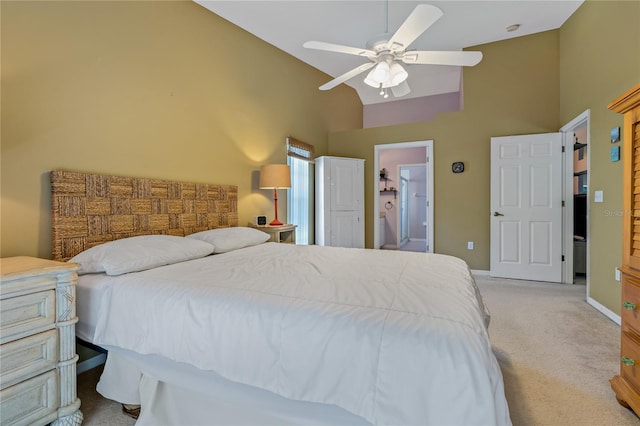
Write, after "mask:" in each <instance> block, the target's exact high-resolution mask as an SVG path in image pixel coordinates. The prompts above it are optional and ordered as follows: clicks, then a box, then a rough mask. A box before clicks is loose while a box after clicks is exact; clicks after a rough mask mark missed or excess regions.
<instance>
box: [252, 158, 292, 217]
mask: <svg viewBox="0 0 640 426" xmlns="http://www.w3.org/2000/svg"><path fill="white" fill-rule="evenodd" d="M271 188H273V204H274V206H275V209H276V216H275V219H274V220H273V221H272V222H271V223H270V224H269V225H270V226H280V225H282V222H280V221H279V220H278V189H280V188H291V172H290V171H289V166H287V165H286V164H267V165H264V166H262V167H260V189H271Z"/></svg>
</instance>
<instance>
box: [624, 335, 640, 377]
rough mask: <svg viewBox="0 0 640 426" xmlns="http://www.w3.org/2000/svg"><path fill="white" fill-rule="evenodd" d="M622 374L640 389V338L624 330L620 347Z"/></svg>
mask: <svg viewBox="0 0 640 426" xmlns="http://www.w3.org/2000/svg"><path fill="white" fill-rule="evenodd" d="M620 356H621V361H620V375H621V376H622V377H624V378H625V379H626V380H627V381H628V382H629V384H631V385H632V386H633V387H634V388H636V389H640V340H639V339H638V336H636V335H635V334H633V333H628V332H623V333H622V339H621V347H620Z"/></svg>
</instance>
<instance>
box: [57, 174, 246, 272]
mask: <svg viewBox="0 0 640 426" xmlns="http://www.w3.org/2000/svg"><path fill="white" fill-rule="evenodd" d="M51 207H52V209H51V210H52V216H53V217H52V225H53V259H54V260H63V261H64V260H69V259H70V258H71V257H73V256H75V255H76V254H78V253H80V252H81V251H83V250H86V249H88V248H90V247H93V246H96V245H98V244H102V243H105V242H107V241H112V240H117V239H119V238H126V237H132V236H136V235H148V234H168V235H178V236H184V235H189V234H192V233H194V232H199V231H204V230H207V229H213V228H226V227H230V226H238V187H237V186H231V185H208V184H202V183H187V182H175V181H168V180H159V179H144V178H133V177H123V176H109V175H98V174H90V173H81V172H69V171H61V170H54V171H52V172H51Z"/></svg>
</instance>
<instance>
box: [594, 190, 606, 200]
mask: <svg viewBox="0 0 640 426" xmlns="http://www.w3.org/2000/svg"><path fill="white" fill-rule="evenodd" d="M603 201H604V195H603V192H602V191H595V192H594V193H593V202H594V203H602V202H603Z"/></svg>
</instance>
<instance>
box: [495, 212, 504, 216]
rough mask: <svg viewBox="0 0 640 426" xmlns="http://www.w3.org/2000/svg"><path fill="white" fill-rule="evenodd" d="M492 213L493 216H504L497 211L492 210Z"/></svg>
mask: <svg viewBox="0 0 640 426" xmlns="http://www.w3.org/2000/svg"><path fill="white" fill-rule="evenodd" d="M493 215H494V216H504V215H503V214H502V213H499V212H493Z"/></svg>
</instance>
